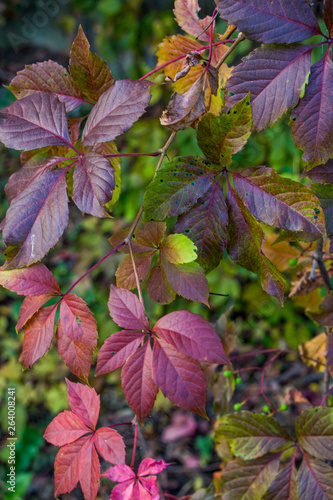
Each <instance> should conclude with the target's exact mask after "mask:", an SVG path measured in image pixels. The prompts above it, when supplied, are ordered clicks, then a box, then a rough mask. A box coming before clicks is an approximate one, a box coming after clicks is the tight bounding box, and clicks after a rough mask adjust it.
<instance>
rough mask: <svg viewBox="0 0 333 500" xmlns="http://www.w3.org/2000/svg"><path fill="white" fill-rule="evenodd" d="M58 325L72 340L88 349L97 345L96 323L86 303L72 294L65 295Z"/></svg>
mask: <svg viewBox="0 0 333 500" xmlns="http://www.w3.org/2000/svg"><path fill="white" fill-rule="evenodd" d="M59 321H60V324H61V326H62V328H63V330H64V332H65V334H66V335H67V336H68V337H69V338H71V339H72V340H82V341H83V342H85V344H86V345H87V346H90V349H95V347H96V345H97V337H98V335H97V323H96V320H95V318H94V316H93V314H92V312H91V311H90V309H89V308H88V306H87V304H86V302H85V301H84V300H83V299H81V298H80V297H78V296H77V295H74V294H72V293H70V294H67V295H65V297H64V298H63V300H62V302H61V306H60V319H59Z"/></svg>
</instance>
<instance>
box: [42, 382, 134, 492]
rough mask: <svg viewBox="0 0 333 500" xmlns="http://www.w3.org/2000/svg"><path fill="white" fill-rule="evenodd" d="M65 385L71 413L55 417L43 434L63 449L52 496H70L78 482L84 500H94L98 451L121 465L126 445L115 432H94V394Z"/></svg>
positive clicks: (96, 406) (96, 401)
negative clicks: (64, 494)
mask: <svg viewBox="0 0 333 500" xmlns="http://www.w3.org/2000/svg"><path fill="white" fill-rule="evenodd" d="M66 382H67V386H68V399H69V404H70V407H71V409H72V412H73V413H72V412H69V411H64V412H62V413H60V414H59V415H57V416H56V417H55V418H54V419H53V420H52V422H51V423H50V424H49V425H48V427H47V429H46V431H45V434H44V438H45V439H46V440H47V441H48V442H50V443H52V444H54V445H56V446H62V447H61V448H60V450H59V452H58V454H57V456H56V459H55V464H54V472H55V495H56V496H58V495H60V494H62V493H69V492H71V491H72V490H73V489H74V488H75V487H76V485H77V483H78V482H79V481H80V484H81V487H82V491H83V495H84V498H85V500H95V498H96V495H97V492H98V487H99V478H100V464H99V459H98V455H97V451H98V452H99V453H100V455H101V456H102V457H103V459H104V460H107V461H109V462H111V463H114V464H122V463H124V461H125V445H124V442H123V439H122V437H121V436H120V435H119V434H118V432H116V431H115V430H113V429H109V428H104V427H102V428H99V429H97V430H95V427H96V423H97V419H98V415H99V409H100V402H99V396H97V394H96V391H95V390H94V389H92V388H90V387H88V386H83V385H81V384H74V383H72V382H69V381H68V380H67V379H66ZM89 427H90V428H89ZM93 430H94V431H95V432H94V433H92V431H93ZM87 433H89V434H88V435H85V434H87ZM96 449H97V451H96Z"/></svg>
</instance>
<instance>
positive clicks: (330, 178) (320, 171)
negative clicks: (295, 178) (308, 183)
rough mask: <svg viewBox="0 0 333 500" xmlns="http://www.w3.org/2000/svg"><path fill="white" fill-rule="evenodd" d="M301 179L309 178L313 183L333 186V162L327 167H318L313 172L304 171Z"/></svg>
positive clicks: (329, 161)
mask: <svg viewBox="0 0 333 500" xmlns="http://www.w3.org/2000/svg"><path fill="white" fill-rule="evenodd" d="M301 177H309V179H311V180H312V181H313V182H320V183H322V184H333V160H328V162H327V163H326V164H325V165H318V166H317V167H314V168H311V170H308V171H304V172H303V173H302V175H301Z"/></svg>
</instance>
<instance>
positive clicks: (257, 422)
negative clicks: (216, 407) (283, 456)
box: [215, 411, 293, 460]
mask: <svg viewBox="0 0 333 500" xmlns="http://www.w3.org/2000/svg"><path fill="white" fill-rule="evenodd" d="M219 438H223V439H226V440H227V441H228V443H229V445H230V448H231V451H232V453H233V454H234V455H235V456H236V457H237V458H242V459H243V460H252V459H254V458H259V457H262V456H263V455H265V454H266V453H269V452H273V451H274V452H277V451H281V450H283V449H284V448H285V447H286V446H288V445H289V446H290V445H291V444H292V443H293V440H292V438H291V437H290V436H289V434H288V432H287V431H286V429H285V428H284V427H282V426H281V425H280V424H279V423H278V421H277V420H276V419H275V418H273V417H271V416H268V415H261V414H255V413H251V412H249V411H242V412H240V413H234V414H232V413H229V414H227V415H224V416H223V417H221V418H220V419H219V420H218V421H217V423H216V431H215V440H216V441H217V442H218V440H219Z"/></svg>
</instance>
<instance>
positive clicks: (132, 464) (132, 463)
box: [130, 424, 139, 469]
mask: <svg viewBox="0 0 333 500" xmlns="http://www.w3.org/2000/svg"><path fill="white" fill-rule="evenodd" d="M138 426H139V424H135V431H134V443H133V453H132V460H131V465H130V467H131V469H133V468H134V460H135V452H136V443H137V440H138Z"/></svg>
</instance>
